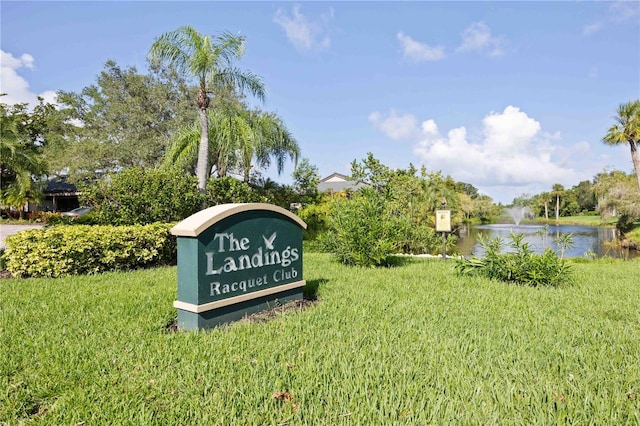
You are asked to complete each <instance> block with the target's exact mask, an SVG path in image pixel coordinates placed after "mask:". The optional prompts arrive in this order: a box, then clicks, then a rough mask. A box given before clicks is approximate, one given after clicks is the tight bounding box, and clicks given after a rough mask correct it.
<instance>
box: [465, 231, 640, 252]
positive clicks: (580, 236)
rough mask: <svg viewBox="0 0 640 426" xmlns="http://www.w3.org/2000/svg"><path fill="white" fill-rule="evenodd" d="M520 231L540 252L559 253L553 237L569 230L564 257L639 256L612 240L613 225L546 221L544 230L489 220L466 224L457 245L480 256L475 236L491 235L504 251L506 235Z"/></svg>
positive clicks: (525, 239) (487, 236)
mask: <svg viewBox="0 0 640 426" xmlns="http://www.w3.org/2000/svg"><path fill="white" fill-rule="evenodd" d="M511 232H513V233H515V234H524V241H525V242H528V243H529V244H530V246H531V248H532V249H533V250H534V251H536V252H538V253H542V251H543V250H544V249H545V248H551V249H553V250H555V251H556V253H560V250H561V248H560V247H558V245H557V244H556V243H555V242H554V239H555V238H557V237H558V236H560V235H562V234H568V233H571V234H573V247H568V248H567V249H566V251H565V254H564V256H565V257H585V256H587V257H590V256H591V255H595V256H597V257H604V256H608V257H615V258H624V259H631V258H634V257H640V253H638V252H637V250H628V249H624V248H622V247H620V244H619V243H618V242H617V240H616V230H615V229H614V228H600V227H595V226H572V225H549V226H548V228H547V230H546V232H545V229H544V226H543V225H518V226H516V225H514V224H493V225H477V226H472V227H469V228H466V229H464V230H463V232H461V233H460V238H459V240H458V244H457V248H458V252H459V253H460V254H462V255H465V256H467V255H470V254H475V255H478V256H482V255H483V254H484V250H483V249H482V247H481V245H480V242H479V240H478V239H479V237H480V235H482V237H484V238H485V239H491V238H495V237H500V238H502V240H503V242H504V246H505V251H509V250H510V247H508V246H507V245H508V243H510V242H511V239H510V238H509V235H510V234H511Z"/></svg>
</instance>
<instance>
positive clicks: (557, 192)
mask: <svg viewBox="0 0 640 426" xmlns="http://www.w3.org/2000/svg"><path fill="white" fill-rule="evenodd" d="M551 196H552V197H556V209H555V210H556V211H555V213H556V220H558V219H559V218H560V197H563V196H564V186H562V185H561V184H559V183H556V184H554V185H553V187H552V190H551Z"/></svg>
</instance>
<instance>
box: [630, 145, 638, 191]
mask: <svg viewBox="0 0 640 426" xmlns="http://www.w3.org/2000/svg"><path fill="white" fill-rule="evenodd" d="M629 146H630V147H631V161H632V162H633V168H634V169H635V171H636V177H637V178H638V188H640V152H638V145H636V143H635V141H634V140H632V139H630V140H629Z"/></svg>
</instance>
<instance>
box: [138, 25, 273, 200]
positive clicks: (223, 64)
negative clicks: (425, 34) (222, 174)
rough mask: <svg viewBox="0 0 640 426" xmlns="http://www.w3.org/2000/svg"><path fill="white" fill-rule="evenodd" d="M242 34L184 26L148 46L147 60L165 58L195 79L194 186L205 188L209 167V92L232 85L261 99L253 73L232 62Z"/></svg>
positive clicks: (262, 93) (259, 83)
mask: <svg viewBox="0 0 640 426" xmlns="http://www.w3.org/2000/svg"><path fill="white" fill-rule="evenodd" d="M244 42H245V38H244V37H242V36H234V35H232V34H230V33H223V34H221V35H219V36H217V37H215V38H212V37H211V36H205V35H202V34H200V33H198V32H197V31H196V30H195V29H194V28H193V27H190V26H184V27H180V28H178V29H177V30H175V31H170V32H167V33H164V34H162V35H161V36H160V37H159V38H157V39H156V40H155V42H154V43H153V45H152V46H151V49H150V50H149V58H150V59H151V60H158V61H168V62H169V63H171V64H172V65H173V66H175V67H176V69H177V70H179V71H180V72H183V73H185V74H187V75H189V76H190V77H193V78H195V79H196V80H197V81H198V92H197V94H196V105H197V106H198V112H199V121H200V144H199V147H198V162H197V176H198V189H199V190H200V191H202V192H204V191H205V187H206V183H207V178H208V176H209V173H210V168H209V121H208V120H207V110H208V109H209V104H210V101H211V99H210V98H209V94H211V93H214V92H215V91H216V90H217V89H220V88H223V87H232V88H234V89H237V90H239V91H240V92H242V93H244V92H245V91H248V92H249V93H251V94H252V95H254V96H256V97H257V98H258V99H260V100H264V97H265V92H266V90H265V87H264V84H263V83H262V80H261V79H260V77H258V76H257V75H255V74H253V73H251V72H249V71H241V70H239V69H238V68H235V67H234V65H233V62H234V60H236V59H239V58H240V57H242V55H243V53H244Z"/></svg>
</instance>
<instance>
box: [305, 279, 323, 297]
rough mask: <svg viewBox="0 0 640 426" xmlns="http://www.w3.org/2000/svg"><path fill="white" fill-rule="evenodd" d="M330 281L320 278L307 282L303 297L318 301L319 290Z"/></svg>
mask: <svg viewBox="0 0 640 426" xmlns="http://www.w3.org/2000/svg"><path fill="white" fill-rule="evenodd" d="M328 282H329V280H327V279H326V278H318V279H315V280H309V281H307V283H306V285H305V286H304V288H303V289H302V297H303V298H304V299H306V300H317V299H318V289H319V288H320V286H321V285H324V284H326V283H328Z"/></svg>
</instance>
